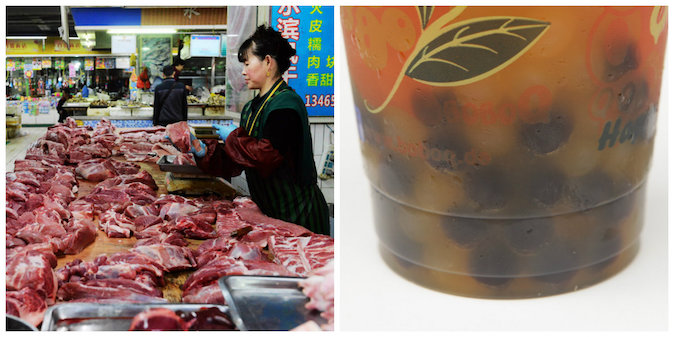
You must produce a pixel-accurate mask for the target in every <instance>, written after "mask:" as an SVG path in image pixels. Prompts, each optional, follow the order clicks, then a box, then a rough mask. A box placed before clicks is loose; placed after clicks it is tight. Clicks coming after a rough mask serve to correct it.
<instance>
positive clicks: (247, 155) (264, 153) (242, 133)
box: [225, 127, 283, 177]
mask: <svg viewBox="0 0 674 337" xmlns="http://www.w3.org/2000/svg"><path fill="white" fill-rule="evenodd" d="M225 152H227V155H229V157H230V158H231V159H232V161H234V162H235V163H237V164H239V165H241V166H243V167H248V168H254V169H256V170H257V171H258V172H259V173H260V174H261V175H262V176H263V177H266V176H269V175H270V174H271V173H272V172H273V171H274V170H275V169H276V168H278V167H279V165H281V162H283V156H282V155H281V154H280V153H279V151H278V150H276V149H275V148H274V147H273V146H272V145H271V142H270V141H269V139H264V138H263V139H260V140H257V139H256V138H254V137H250V136H248V134H246V130H244V129H243V128H241V127H240V128H237V129H235V130H234V131H232V133H230V134H229V136H228V137H227V140H226V141H225Z"/></svg>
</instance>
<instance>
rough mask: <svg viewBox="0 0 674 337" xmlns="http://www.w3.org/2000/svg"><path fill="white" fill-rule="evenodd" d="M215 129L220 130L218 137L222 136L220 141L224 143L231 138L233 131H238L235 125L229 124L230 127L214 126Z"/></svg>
mask: <svg viewBox="0 0 674 337" xmlns="http://www.w3.org/2000/svg"><path fill="white" fill-rule="evenodd" d="M213 127H214V128H215V129H216V130H218V131H217V132H218V136H220V139H222V141H223V142H224V141H225V140H227V137H228V136H229V134H230V133H232V131H234V130H236V128H237V126H236V125H234V124H229V125H219V124H213Z"/></svg>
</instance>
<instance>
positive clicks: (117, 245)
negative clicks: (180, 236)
mask: <svg viewBox="0 0 674 337" xmlns="http://www.w3.org/2000/svg"><path fill="white" fill-rule="evenodd" d="M112 159H115V160H119V161H125V160H124V157H123V156H117V157H112ZM138 164H139V165H140V167H141V170H145V171H148V173H150V175H152V178H153V179H154V181H155V183H157V186H158V187H159V189H158V191H157V196H160V195H162V194H168V192H167V191H166V176H165V172H162V171H160V170H159V166H158V165H157V164H154V163H138ZM78 182H79V189H78V192H77V196H78V197H80V196H84V195H87V194H89V193H91V191H92V190H93V189H94V186H96V184H98V182H90V181H87V180H82V179H79V178H78ZM96 221H97V220H96ZM187 241H189V242H190V244H189V246H188V247H189V248H191V249H197V248H198V247H199V245H200V244H201V243H202V242H204V240H192V239H188V240H187ZM135 244H136V238H135V237H130V238H109V237H108V236H107V235H105V233H104V232H103V231H101V230H100V229H99V230H98V235H97V236H96V240H95V241H94V242H93V243H92V244H90V245H89V246H87V247H86V248H85V249H84V250H82V251H81V252H80V253H78V254H76V255H65V256H61V257H59V259H58V263H57V265H56V269H59V268H61V267H63V266H65V265H66V264H67V263H69V262H71V261H73V260H75V259H80V260H82V261H93V260H94V258H96V257H97V256H99V255H103V254H105V255H111V254H114V253H119V252H125V251H128V250H129V249H132V248H133V246H134V245H135ZM192 272H193V271H184V272H173V273H167V274H165V276H164V279H165V280H166V285H165V286H164V288H163V289H162V291H163V292H164V298H166V299H167V300H168V301H169V302H173V303H177V302H180V301H181V295H182V290H181V289H180V286H181V285H182V284H183V283H185V280H186V279H187V277H189V275H190V274H191V273H192Z"/></svg>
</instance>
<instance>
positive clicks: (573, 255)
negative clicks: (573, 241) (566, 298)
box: [530, 242, 580, 284]
mask: <svg viewBox="0 0 674 337" xmlns="http://www.w3.org/2000/svg"><path fill="white" fill-rule="evenodd" d="M579 258H580V257H579V254H578V252H577V251H576V250H575V248H574V246H573V245H569V244H566V243H563V242H555V243H553V244H551V245H550V246H548V247H545V249H542V250H541V251H540V252H538V253H537V254H536V255H535V256H534V258H533V260H532V261H531V271H530V272H531V273H534V274H535V276H533V278H534V279H535V280H537V281H540V282H544V283H551V284H561V283H564V282H567V281H569V280H571V279H572V278H573V276H574V275H575V274H576V273H577V269H578V268H579V267H580V264H579V261H580V260H579Z"/></svg>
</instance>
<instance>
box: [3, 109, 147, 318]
mask: <svg viewBox="0 0 674 337" xmlns="http://www.w3.org/2000/svg"><path fill="white" fill-rule="evenodd" d="M116 139H117V136H116V135H115V128H114V126H113V125H112V124H111V123H110V122H108V121H106V120H102V121H101V122H100V123H98V125H97V126H96V128H91V127H82V126H78V125H77V123H76V122H75V120H73V119H72V118H68V119H66V122H65V123H63V124H57V125H54V126H52V127H50V128H48V130H47V132H46V134H45V136H43V137H41V138H39V139H38V140H37V141H36V142H35V143H33V144H31V146H30V147H29V149H28V150H27V152H26V157H25V159H20V160H17V161H15V162H14V172H8V173H7V174H6V196H7V198H6V207H5V208H6V234H5V238H6V249H7V259H6V266H7V268H6V279H7V283H6V290H7V292H6V298H7V301H6V305H7V306H6V308H7V312H8V313H11V314H14V315H16V316H19V317H22V318H24V319H26V320H27V321H29V322H30V323H32V324H35V325H38V324H39V323H40V322H41V321H42V316H43V313H44V311H45V310H46V308H47V305H51V304H53V303H54V301H55V299H56V290H57V283H56V276H55V274H54V272H53V268H54V267H55V266H56V261H57V259H56V255H62V254H77V253H79V252H80V251H82V250H83V249H84V248H85V247H86V246H88V245H89V244H91V243H92V242H93V241H94V240H95V237H96V235H97V230H96V224H95V222H94V211H95V210H94V207H93V205H94V204H93V203H90V202H87V201H86V200H84V198H82V197H81V198H78V199H76V194H77V192H78V188H79V184H78V181H77V178H76V173H79V174H81V173H85V174H81V175H83V176H85V177H86V178H92V180H96V179H100V177H106V178H107V177H111V176H118V175H120V174H129V173H132V172H133V173H138V166H137V165H135V164H132V165H129V164H126V163H122V162H118V161H112V160H109V159H105V158H107V157H109V156H110V155H111V154H112V152H111V150H110V149H112V148H113V147H114V144H115V142H116ZM102 163H105V164H102ZM73 164H80V165H81V166H78V168H75V167H73V166H71V165H73ZM98 164H100V165H98ZM94 166H98V168H94V169H92V167H94ZM86 167H89V168H86ZM101 167H102V168H104V169H105V170H103V171H104V174H102V175H100V174H99V175H98V176H97V175H96V173H95V172H96V171H99V172H100V171H101ZM106 170H107V171H109V172H105V171H106ZM138 175H139V177H137V178H138V179H141V180H147V178H148V176H149V175H147V172H144V174H143V173H138ZM119 179H123V177H122V178H119ZM127 180H128V181H135V180H134V178H131V179H127ZM150 180H151V177H150ZM120 184H121V183H120V182H119V181H110V182H109V185H108V186H107V187H111V186H116V187H117V185H120ZM152 184H154V181H152ZM117 188H118V187H117ZM154 188H155V189H156V185H154ZM100 194H104V193H100ZM133 195H134V196H137V194H133ZM137 199H140V197H138V196H137Z"/></svg>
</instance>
